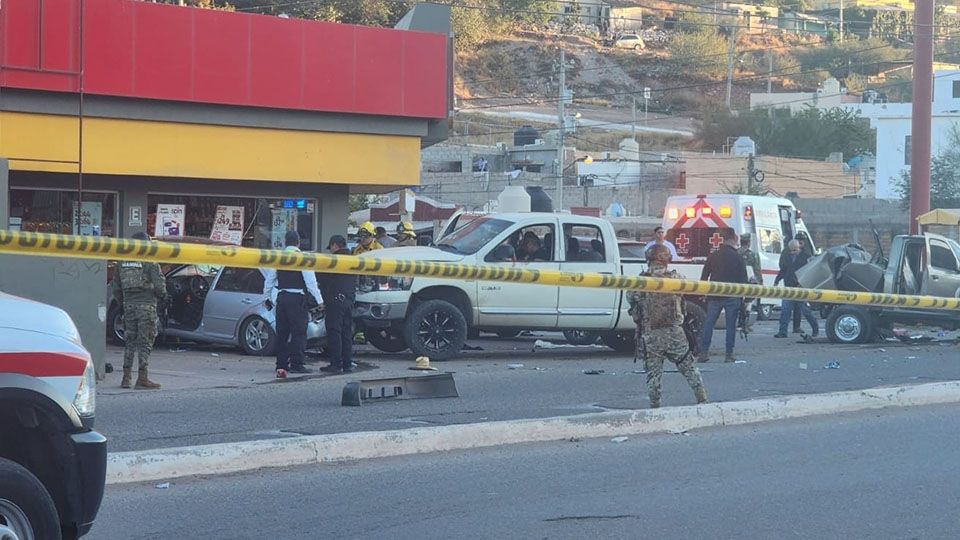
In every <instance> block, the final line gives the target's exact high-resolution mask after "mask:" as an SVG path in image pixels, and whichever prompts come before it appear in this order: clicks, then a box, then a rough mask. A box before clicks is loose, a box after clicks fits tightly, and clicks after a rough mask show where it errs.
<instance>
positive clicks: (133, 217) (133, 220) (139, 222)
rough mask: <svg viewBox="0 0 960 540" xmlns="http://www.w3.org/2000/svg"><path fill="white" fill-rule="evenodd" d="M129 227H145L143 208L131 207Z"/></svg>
mask: <svg viewBox="0 0 960 540" xmlns="http://www.w3.org/2000/svg"><path fill="white" fill-rule="evenodd" d="M127 225H128V226H129V227H143V207H142V206H131V207H130V220H129V221H128V222H127Z"/></svg>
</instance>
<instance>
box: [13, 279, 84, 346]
mask: <svg viewBox="0 0 960 540" xmlns="http://www.w3.org/2000/svg"><path fill="white" fill-rule="evenodd" d="M3 328H9V329H14V330H23V331H29V332H38V333H42V334H48V335H51V336H56V337H59V338H63V339H66V340H68V341H72V342H74V343H76V344H80V332H78V331H77V327H76V325H74V324H73V320H71V319H70V316H69V315H67V312H66V311H64V310H62V309H60V308H56V307H53V306H50V305H47V304H42V303H40V302H35V301H33V300H28V299H26V298H21V297H19V296H13V295H11V294H6V293H3V292H0V329H3ZM2 341H3V340H0V342H2ZM3 347H4V344H3V343H0V349H3Z"/></svg>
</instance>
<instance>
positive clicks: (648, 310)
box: [631, 270, 707, 408]
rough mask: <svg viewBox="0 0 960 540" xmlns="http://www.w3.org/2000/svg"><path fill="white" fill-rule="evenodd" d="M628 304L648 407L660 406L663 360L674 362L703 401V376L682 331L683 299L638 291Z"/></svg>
mask: <svg viewBox="0 0 960 540" xmlns="http://www.w3.org/2000/svg"><path fill="white" fill-rule="evenodd" d="M650 275H652V276H653V277H664V278H673V279H679V278H680V274H678V273H677V272H676V271H675V270H670V271H666V270H660V271H653V272H652V273H651V274H650ZM631 304H633V306H634V307H633V308H632V309H631V313H632V314H633V316H634V322H635V323H636V324H637V334H638V338H639V339H638V340H637V347H638V355H640V356H643V364H644V369H645V370H646V372H647V391H648V392H649V394H650V407H651V408H657V407H659V406H660V394H661V386H662V382H661V379H662V378H663V362H664V360H669V361H671V362H673V363H674V364H676V365H677V370H678V371H679V372H680V373H681V374H683V376H684V377H685V378H686V379H687V383H688V384H689V385H690V388H692V389H693V393H694V395H695V396H696V398H697V403H706V402H707V391H706V389H705V388H704V386H703V378H702V377H701V376H700V370H698V369H697V367H696V365H695V364H694V355H692V354H690V347H689V345H688V344H687V337H686V335H685V334H684V331H683V319H684V312H683V298H682V297H680V296H678V295H674V294H663V293H642V292H641V293H634V294H633V295H632V298H631ZM638 319H639V320H638ZM640 351H642V353H641V352H640Z"/></svg>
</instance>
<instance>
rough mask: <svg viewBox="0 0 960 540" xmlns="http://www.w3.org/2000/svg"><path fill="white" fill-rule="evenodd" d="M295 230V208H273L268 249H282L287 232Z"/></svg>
mask: <svg viewBox="0 0 960 540" xmlns="http://www.w3.org/2000/svg"><path fill="white" fill-rule="evenodd" d="M295 230H297V209H296V208H275V209H274V210H273V220H272V224H271V227H270V248H271V249H283V237H284V235H286V234H287V231H295Z"/></svg>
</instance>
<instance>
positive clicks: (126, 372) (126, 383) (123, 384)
mask: <svg viewBox="0 0 960 540" xmlns="http://www.w3.org/2000/svg"><path fill="white" fill-rule="evenodd" d="M131 379H132V377H131V375H130V368H128V367H125V368H123V379H121V380H120V388H130V381H131Z"/></svg>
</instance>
